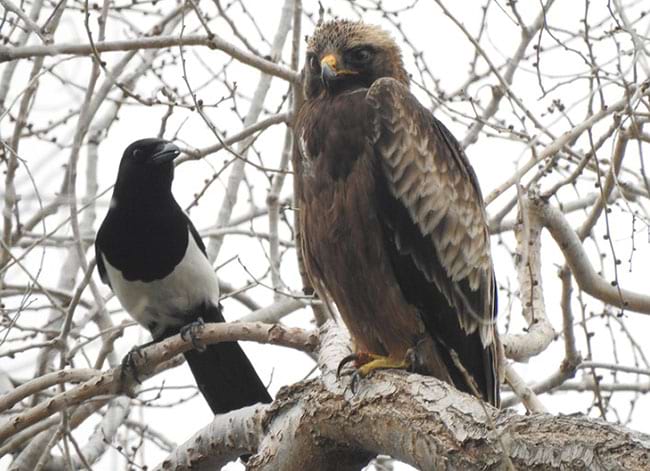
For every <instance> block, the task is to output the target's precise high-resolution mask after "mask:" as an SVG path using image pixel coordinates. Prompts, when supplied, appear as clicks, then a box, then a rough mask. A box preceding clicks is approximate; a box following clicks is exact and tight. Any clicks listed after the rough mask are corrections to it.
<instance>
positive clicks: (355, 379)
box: [350, 370, 363, 395]
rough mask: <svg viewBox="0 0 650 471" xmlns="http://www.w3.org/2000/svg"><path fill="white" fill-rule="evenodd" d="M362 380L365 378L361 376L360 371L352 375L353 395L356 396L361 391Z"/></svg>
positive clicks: (351, 387) (351, 389) (351, 386)
mask: <svg viewBox="0 0 650 471" xmlns="http://www.w3.org/2000/svg"><path fill="white" fill-rule="evenodd" d="M362 379H363V376H361V374H360V373H359V370H357V371H355V372H354V373H352V380H351V381H350V391H352V394H353V395H354V394H356V393H357V391H358V390H359V384H360V383H361V380H362Z"/></svg>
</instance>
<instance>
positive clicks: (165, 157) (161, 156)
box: [151, 141, 181, 165]
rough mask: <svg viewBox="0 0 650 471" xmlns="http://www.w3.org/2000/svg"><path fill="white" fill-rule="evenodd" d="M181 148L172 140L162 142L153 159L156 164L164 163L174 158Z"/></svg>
mask: <svg viewBox="0 0 650 471" xmlns="http://www.w3.org/2000/svg"><path fill="white" fill-rule="evenodd" d="M180 153H181V150H180V149H179V148H178V147H177V146H176V144H174V143H172V142H166V141H165V142H161V143H160V145H159V146H158V148H156V152H155V153H154V154H153V156H152V157H151V161H152V162H153V163H154V164H156V165H162V164H164V163H167V162H171V161H172V160H174V159H175V158H176V157H177V156H178V154H180Z"/></svg>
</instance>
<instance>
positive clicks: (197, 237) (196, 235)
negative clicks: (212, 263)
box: [183, 213, 208, 257]
mask: <svg viewBox="0 0 650 471" xmlns="http://www.w3.org/2000/svg"><path fill="white" fill-rule="evenodd" d="M183 214H184V215H185V219H186V220H187V225H188V226H189V227H190V233H191V234H192V237H193V238H194V242H196V245H198V246H199V248H200V249H201V252H203V255H205V256H206V257H207V256H208V253H207V252H206V250H205V244H204V243H203V240H202V239H201V236H200V235H199V231H197V230H196V227H194V224H192V221H191V220H190V218H189V217H188V216H187V214H185V213H183Z"/></svg>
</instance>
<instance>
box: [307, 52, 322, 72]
mask: <svg viewBox="0 0 650 471" xmlns="http://www.w3.org/2000/svg"><path fill="white" fill-rule="evenodd" d="M307 61H308V62H309V67H310V68H311V70H318V66H319V64H318V57H316V54H309V56H308V57H307Z"/></svg>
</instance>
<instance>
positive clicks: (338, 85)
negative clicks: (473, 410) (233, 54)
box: [296, 20, 499, 405]
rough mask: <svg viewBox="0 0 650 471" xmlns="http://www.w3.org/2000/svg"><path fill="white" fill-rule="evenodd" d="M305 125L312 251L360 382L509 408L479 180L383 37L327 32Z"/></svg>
mask: <svg viewBox="0 0 650 471" xmlns="http://www.w3.org/2000/svg"><path fill="white" fill-rule="evenodd" d="M304 80H305V83H304V91H305V98H306V101H305V104H304V105H303V107H302V109H301V110H300V113H299V116H298V118H297V122H296V141H297V147H298V155H299V159H298V161H297V162H296V167H297V173H298V177H299V179H300V182H299V194H298V197H299V199H300V206H301V213H300V214H301V224H302V231H303V234H302V238H303V247H302V248H303V254H304V260H305V266H306V269H307V273H308V275H309V277H310V279H311V281H312V283H313V285H314V287H315V289H316V290H317V292H318V293H319V295H321V297H324V298H328V297H331V299H332V300H333V301H334V302H335V303H336V305H337V307H338V309H339V311H340V313H341V316H342V318H343V320H344V322H345V324H346V325H347V327H348V329H349V330H350V333H351V335H352V338H353V341H354V344H355V350H356V353H355V354H354V355H353V356H352V359H354V360H355V363H356V365H357V367H358V370H357V374H358V375H360V376H361V377H363V376H365V375H367V374H368V373H370V372H371V371H373V370H375V369H378V368H408V369H411V370H414V371H417V372H420V373H422V374H427V375H432V376H435V377H437V378H439V379H442V380H444V381H447V382H449V383H451V384H453V385H454V386H456V388H458V389H460V390H462V391H465V392H468V393H471V394H474V395H476V396H478V397H481V398H483V399H484V400H485V401H487V402H489V403H491V404H494V405H498V404H499V384H498V383H499V381H498V375H497V368H498V362H497V346H498V339H497V332H496V329H495V325H494V321H495V317H496V305H497V303H496V301H497V299H496V289H495V280H494V272H493V267H492V260H491V256H490V245H489V236H488V230H487V225H486V216H485V209H484V205H483V199H482V196H481V191H480V188H479V185H478V181H477V179H476V175H475V173H474V171H473V169H472V167H471V165H470V163H469V162H468V160H467V158H466V156H465V154H464V152H463V149H462V148H461V147H460V145H459V144H458V142H457V141H456V139H455V138H454V136H452V134H451V133H450V132H449V130H447V128H446V127H445V126H444V125H443V124H442V123H441V122H440V121H438V120H437V119H436V118H435V117H434V116H433V115H432V113H431V112H430V111H429V110H427V109H426V108H425V107H424V106H422V105H421V104H420V103H419V102H418V100H417V99H416V98H415V97H414V96H413V95H412V94H411V92H410V91H409V76H408V74H407V72H406V70H405V69H404V66H403V63H402V57H401V52H400V49H399V47H398V46H397V44H396V43H395V41H394V40H393V39H392V37H391V36H390V35H389V34H388V33H386V32H385V31H383V30H382V29H381V28H379V27H376V26H373V25H368V24H364V23H361V22H351V21H346V20H334V21H330V22H326V23H322V24H321V25H320V26H318V27H317V29H316V31H315V32H314V34H313V36H312V37H311V38H310V39H309V40H308V46H307V57H306V64H305V69H304Z"/></svg>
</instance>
